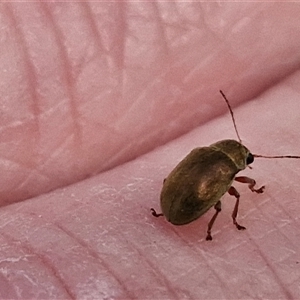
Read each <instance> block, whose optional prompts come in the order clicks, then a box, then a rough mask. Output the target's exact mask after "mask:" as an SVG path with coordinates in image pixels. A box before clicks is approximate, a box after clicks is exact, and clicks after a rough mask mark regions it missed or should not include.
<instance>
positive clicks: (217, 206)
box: [206, 201, 222, 241]
mask: <svg viewBox="0 0 300 300" xmlns="http://www.w3.org/2000/svg"><path fill="white" fill-rule="evenodd" d="M214 208H215V210H216V212H215V214H214V215H213V217H212V218H211V220H210V221H209V223H208V227H207V236H206V240H207V241H211V240H212V236H211V229H212V227H213V225H214V223H215V220H216V218H217V216H218V214H219V213H220V212H221V210H222V208H221V201H218V202H217V203H216V205H215V206H214Z"/></svg>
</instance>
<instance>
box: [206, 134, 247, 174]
mask: <svg viewBox="0 0 300 300" xmlns="http://www.w3.org/2000/svg"><path fill="white" fill-rule="evenodd" d="M210 147H213V148H215V149H218V150H219V151H222V152H223V153H225V154H226V155H227V156H228V157H230V159H231V160H232V161H233V162H234V164H235V165H236V167H237V168H238V169H239V170H244V169H245V168H246V166H247V163H246V160H247V157H248V155H249V153H250V151H249V150H248V149H247V148H246V147H245V146H244V145H243V144H241V143H240V142H238V141H236V140H222V141H219V142H217V143H214V144H212V145H210Z"/></svg>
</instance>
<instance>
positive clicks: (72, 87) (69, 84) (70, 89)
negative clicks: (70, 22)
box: [42, 2, 82, 151]
mask: <svg viewBox="0 0 300 300" xmlns="http://www.w3.org/2000/svg"><path fill="white" fill-rule="evenodd" d="M42 5H43V6H44V11H45V15H46V17H47V19H48V21H49V23H50V24H51V27H52V28H53V33H54V37H55V40H56V44H57V47H58V52H59V53H60V61H59V63H58V64H59V65H61V67H62V71H63V80H64V81H65V86H66V92H67V95H68V97H67V99H68V101H69V109H70V113H71V117H72V120H73V128H74V143H75V144H76V147H75V149H78V150H77V151H79V149H80V147H81V141H82V129H81V127H80V119H81V116H80V114H79V112H78V109H77V105H79V101H78V99H77V97H76V93H77V91H76V82H75V79H74V77H73V74H72V66H71V64H70V60H69V57H68V54H67V51H66V48H65V47H66V46H65V42H64V40H65V39H66V38H65V36H64V33H63V31H62V29H61V28H60V27H59V22H57V21H55V19H54V16H53V15H52V13H51V11H50V7H49V6H48V3H46V2H44V3H42Z"/></svg>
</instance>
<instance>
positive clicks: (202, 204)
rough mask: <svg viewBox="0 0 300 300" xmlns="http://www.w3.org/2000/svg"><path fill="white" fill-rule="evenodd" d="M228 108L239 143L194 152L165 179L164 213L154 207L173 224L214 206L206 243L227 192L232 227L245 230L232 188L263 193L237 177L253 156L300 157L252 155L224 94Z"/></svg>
mask: <svg viewBox="0 0 300 300" xmlns="http://www.w3.org/2000/svg"><path fill="white" fill-rule="evenodd" d="M220 93H221V94H222V96H223V98H224V100H225V101H226V104H227V106H228V108H229V111H230V114H231V117H232V121H233V125H234V128H235V131H236V134H237V137H238V140H239V141H235V140H222V141H219V142H217V143H214V144H212V145H210V146H209V147H200V148H195V149H194V150H192V151H191V152H190V153H189V154H188V155H187V156H186V157H185V158H184V159H183V160H182V161H181V162H180V163H179V164H178V165H177V166H176V167H175V168H174V170H173V171H172V172H171V173H170V174H169V176H168V177H167V178H165V180H164V183H163V188H162V191H161V194H160V205H161V209H162V213H160V214H158V213H156V211H155V210H154V209H153V208H151V211H152V215H153V216H155V217H160V216H165V218H166V219H167V220H168V221H169V222H171V223H172V224H174V225H184V224H188V223H190V222H192V221H194V220H196V219H198V218H199V217H200V216H202V215H203V214H204V213H205V212H207V211H208V210H209V209H210V208H211V207H213V206H214V208H215V210H216V212H215V214H214V215H213V217H212V218H211V220H210V221H209V223H208V228H207V236H206V240H212V236H211V229H212V226H213V224H214V222H215V220H216V218H217V216H218V214H219V213H220V212H221V201H220V199H221V197H222V196H223V195H224V194H225V193H226V192H228V193H229V194H230V195H232V196H234V197H235V198H236V202H235V206H234V209H233V212H232V219H233V224H234V225H235V226H236V228H237V229H238V230H244V229H246V228H245V227H244V226H241V225H240V224H238V222H237V221H236V217H237V213H238V207H239V200H240V194H239V192H238V191H237V190H236V189H235V188H234V187H233V186H232V182H233V181H234V180H236V181H239V182H242V183H246V184H248V187H249V189H250V190H251V191H252V192H255V193H262V192H263V191H264V188H265V187H264V186H262V187H260V188H258V189H256V188H255V185H256V182H255V180H254V179H252V178H249V177H245V176H239V177H236V174H237V173H238V172H240V171H241V170H244V169H245V168H246V167H247V166H248V165H249V164H251V163H253V161H254V157H264V158H300V156H294V155H280V156H264V155H257V154H251V152H250V151H249V150H248V149H247V148H246V147H245V146H244V145H243V144H242V141H241V139H240V136H239V134H238V131H237V127H236V124H235V119H234V115H233V111H232V109H231V107H230V104H229V102H228V100H227V98H226V96H225V95H224V93H223V92H222V91H220Z"/></svg>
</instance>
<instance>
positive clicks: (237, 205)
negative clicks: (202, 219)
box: [228, 186, 246, 230]
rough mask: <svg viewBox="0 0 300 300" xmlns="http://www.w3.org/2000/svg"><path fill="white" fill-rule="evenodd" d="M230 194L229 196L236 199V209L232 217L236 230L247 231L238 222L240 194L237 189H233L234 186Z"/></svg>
mask: <svg viewBox="0 0 300 300" xmlns="http://www.w3.org/2000/svg"><path fill="white" fill-rule="evenodd" d="M228 193H229V195H232V196H234V197H235V198H236V202H235V205H234V209H233V212H232V215H231V216H232V220H233V224H234V225H235V226H236V228H237V229H238V230H244V229H246V227H244V226H242V225H240V224H238V222H237V221H236V217H237V213H238V210H239V203H240V194H239V192H238V191H237V190H236V189H235V187H233V186H231V187H230V188H229V190H228Z"/></svg>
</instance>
